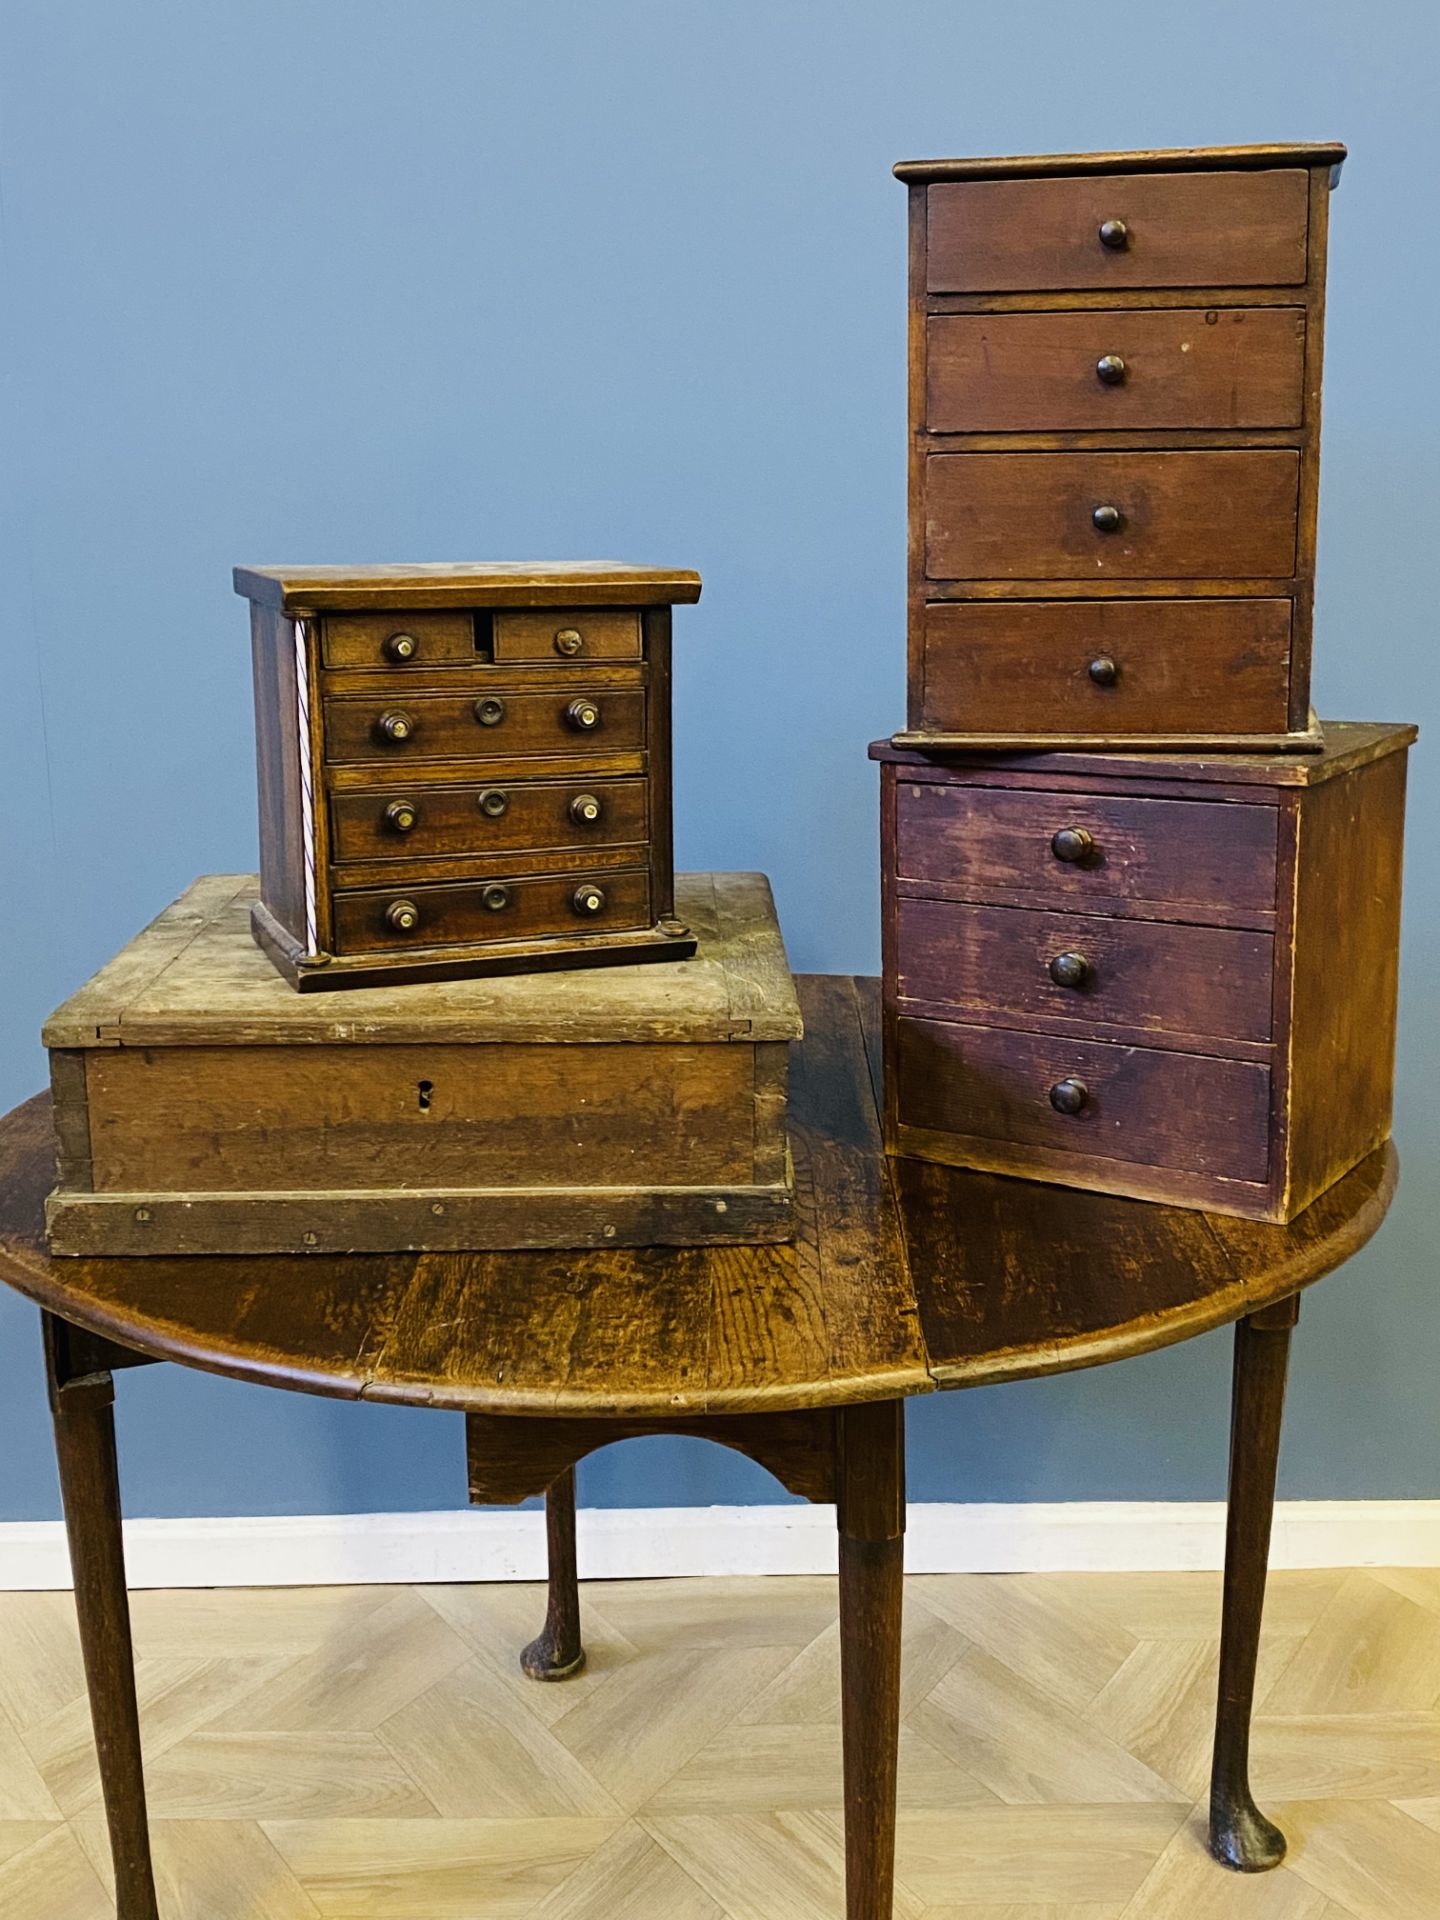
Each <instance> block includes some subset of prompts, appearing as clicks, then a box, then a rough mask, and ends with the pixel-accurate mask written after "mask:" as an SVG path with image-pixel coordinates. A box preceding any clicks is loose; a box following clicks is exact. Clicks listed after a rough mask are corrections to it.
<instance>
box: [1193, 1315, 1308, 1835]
mask: <svg viewBox="0 0 1440 1920" xmlns="http://www.w3.org/2000/svg"><path fill="white" fill-rule="evenodd" d="M1299 1313H1300V1296H1299V1295H1298V1294H1292V1295H1291V1297H1290V1298H1289V1299H1288V1300H1282V1301H1280V1302H1278V1303H1277V1304H1276V1305H1275V1306H1273V1307H1267V1308H1264V1309H1263V1310H1262V1311H1260V1312H1258V1313H1252V1314H1251V1315H1250V1316H1249V1317H1248V1319H1245V1320H1242V1321H1240V1323H1239V1324H1238V1326H1237V1327H1236V1329H1235V1388H1234V1401H1233V1406H1232V1411H1231V1427H1230V1508H1229V1518H1228V1525H1227V1531H1226V1540H1225V1609H1224V1624H1223V1627H1222V1631H1221V1638H1220V1699H1219V1706H1218V1709H1217V1713H1216V1722H1215V1765H1214V1770H1213V1772H1212V1774H1211V1780H1210V1850H1211V1852H1212V1853H1213V1854H1214V1855H1215V1857H1216V1859H1217V1860H1220V1861H1222V1862H1223V1863H1224V1864H1225V1865H1226V1866H1227V1867H1235V1868H1237V1869H1238V1870H1239V1871H1240V1872H1242V1873H1263V1872H1265V1871H1266V1870H1267V1869H1268V1868H1270V1867H1278V1866H1279V1864H1280V1862H1281V1861H1282V1860H1283V1859H1284V1858H1285V1836H1284V1834H1283V1833H1281V1831H1280V1829H1279V1828H1278V1827H1277V1826H1275V1825H1274V1823H1273V1822H1272V1821H1270V1820H1267V1819H1266V1818H1265V1816H1264V1814H1263V1813H1261V1811H1260V1809H1259V1808H1258V1807H1257V1806H1256V1804H1255V1801H1254V1798H1253V1796H1252V1794H1251V1792H1250V1718H1251V1713H1252V1711H1253V1709H1254V1704H1255V1665H1256V1661H1257V1659H1258V1657H1259V1652H1260V1620H1261V1615H1262V1613H1263V1611H1264V1606H1265V1579H1266V1574H1267V1572H1268V1570H1269V1564H1270V1526H1271V1521H1272V1519H1273V1517H1274V1511H1275V1471H1276V1463H1277V1461H1278V1458H1279V1453H1280V1424H1281V1416H1282V1413H1283V1411H1284V1405H1285V1375H1286V1369H1287V1366H1288V1364H1289V1358H1290V1336H1291V1334H1292V1332H1293V1331H1294V1327H1295V1323H1296V1320H1297V1319H1298V1318H1299Z"/></svg>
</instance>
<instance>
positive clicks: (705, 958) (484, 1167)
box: [44, 873, 800, 1254]
mask: <svg viewBox="0 0 1440 1920" xmlns="http://www.w3.org/2000/svg"><path fill="white" fill-rule="evenodd" d="M254 892H255V881H254V877H253V876H252V875H246V874H230V875H220V876H215V877H211V878H209V879H205V880H199V881H197V882H196V883H195V885H194V886H192V887H191V888H190V889H189V890H188V892H186V893H185V894H184V895H183V896H182V898H181V899H179V900H177V901H176V902H175V903H174V905H173V906H171V907H169V908H167V910H166V911H165V912H164V913H162V914H161V915H160V917H159V918H158V919H157V920H155V921H154V922H153V923H152V924H151V925H150V926H149V927H147V928H146V929H145V931H144V932H143V933H141V934H140V935H139V936H138V938H137V939H135V940H133V941H132V942H131V943H130V945H129V946H128V947H127V948H126V949H125V950H124V952H123V953H121V954H120V955H118V956H117V958H116V959H114V960H113V961H111V963H110V964H109V966H107V967H105V968H102V970H101V971H100V972H99V973H98V974H97V975H96V976H95V978H94V979H93V980H91V981H90V982H89V984H88V985H86V986H84V987H82V988H81V989H80V991H79V992H78V993H77V994H75V995H74V996H72V998H71V999H70V1000H68V1001H67V1002H66V1004H65V1005H64V1006H63V1007H61V1008H59V1010H58V1011H57V1012H56V1013H54V1014H52V1016H51V1017H50V1019H49V1020H48V1021H47V1023H46V1026H45V1036H44V1037H45V1043H46V1045H47V1046H48V1047H49V1048H50V1066H51V1084H52V1088H53V1094H54V1112H55V1125H56V1134H57V1138H58V1140H59V1147H60V1152H59V1184H58V1186H57V1189H56V1191H55V1193H54V1194H53V1195H52V1196H51V1199H50V1203H49V1207H48V1210H47V1218H48V1224H49V1229H50V1240H51V1248H52V1251H54V1252H56V1253H67V1254H92V1253H103V1254H131V1253H149V1254H172V1253H309V1252H315V1253H325V1252H331V1253H344V1252H380V1253H391V1252H404V1251H415V1250H420V1251H423V1250H426V1249H434V1250H444V1249H448V1248H461V1249H466V1248H476V1249H480V1248H496V1247H582V1246H594V1247H605V1246H649V1245H656V1246H661V1245H668V1246H675V1245H681V1246H683V1245H690V1244H701V1243H715V1242H726V1241H766V1240H783V1239H787V1238H788V1237H789V1235H790V1231H791V1226H792V1212H793V1198H794V1179H793V1174H792V1172H791V1168H790V1155H789V1148H788V1139H787V1128H786V1105H787V1103H786V1090H787V1062H788V1052H789V1043H790V1041H791V1040H792V1039H796V1038H798V1036H799V1033H800V1013H799V1007H798V1004H797V1002H796V998H795V990H794V986H793V984H792V982H791V979H790V971H789V968H788V966H787V965H786V960H785V948H784V944H783V942H782V940H781V937H780V929H779V926H778V924H777V922H776V919H775V908H774V903H773V901H772V900H771V897H770V889H769V886H768V884H767V882H766V880H765V878H764V876H763V874H755V873H723V874H682V875H681V876H680V880H679V884H678V887H677V905H678V907H679V911H680V913H681V914H682V915H683V917H684V919H685V921H686V923H687V925H689V926H690V928H691V929H692V935H693V937H694V939H695V941H696V943H697V951H696V953H695V955H694V957H693V958H691V959H689V960H686V961H684V962H682V963H681V964H679V965H677V966H666V967H603V968H583V969H579V970H577V971H574V972H567V973H549V974H546V975H544V976H543V977H532V976H530V975H524V974H519V975H511V976H508V977H505V978H490V979H479V980H442V981H436V982H434V983H433V984H431V985H429V986H427V987H426V989H425V991H424V992H423V993H418V992H416V991H415V990H414V989H413V988H411V987H403V986H402V987H393V986H388V985H381V986H374V987H371V988H370V989H369V990H368V991H367V992H365V993H361V994H349V995H346V996H345V997H344V998H343V1000H340V1001H337V1000H336V999H334V998H333V997H332V996H330V995H327V994H314V995H297V994H295V993H292V992H291V990H290V988H289V987H288V986H287V985H286V983H285V982H284V980H282V979H281V978H280V976H279V974H278V973H277V972H276V971H275V969H274V967H273V966H271V964H270V962H269V961H268V960H267V959H266V958H265V956H264V954H262V953H260V952H259V951H258V950H257V948H256V946H255V943H254V941H253V939H252V938H251V933H250V919H249V915H250V905H251V902H252V900H253V899H254Z"/></svg>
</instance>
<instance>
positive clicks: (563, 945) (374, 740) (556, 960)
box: [235, 562, 700, 991]
mask: <svg viewBox="0 0 1440 1920" xmlns="http://www.w3.org/2000/svg"><path fill="white" fill-rule="evenodd" d="M235 590H236V592H237V593H240V594H242V595H243V596H245V598H247V599H248V600H249V601H250V606H251V632H252V638H253V649H254V661H255V706H256V722H257V747H258V760H259V784H260V849H261V852H260V859H261V874H260V888H261V896H260V901H259V903H258V904H257V905H256V907H255V912H254V931H255V937H256V938H257V939H258V940H259V942H260V944H261V945H262V946H263V947H264V948H265V950H266V952H267V953H269V955H270V956H271V958H272V959H273V960H274V961H275V963H276V965H277V966H278V967H279V968H280V970H281V972H282V973H284V975H285V976H286V978H287V979H288V980H289V981H290V982H291V984H292V985H293V986H296V987H298V988H300V989H301V990H302V991H305V990H309V989H316V988H329V987H346V986H353V985H356V984H365V983H368V982H372V981H378V980H386V981H391V982H397V981H402V980H420V979H447V978H455V977H460V976H465V975H475V974H495V973H505V972H514V971H517V970H524V971H526V972H535V971H539V970H542V969H546V968H552V967H577V966H587V965H588V966H595V965H612V964H615V963H617V962H620V961H636V960H679V959H684V958H685V957H686V956H687V955H689V954H691V953H693V952H694V950H695V941H694V936H693V933H692V932H691V930H690V929H688V928H687V927H686V926H685V924H684V923H683V921H682V920H681V919H678V918H677V917H676V915H675V911H674V901H673V887H674V880H673V856H672V851H671V829H670V610H671V607H672V606H673V605H675V604H677V603H681V602H689V601H694V600H697V599H698V598H699V595H700V579H699V576H698V574H694V573H684V572H659V571H655V570H652V569H647V568H642V567H630V566H621V565H618V564H613V563H610V562H598V563H595V564H580V563H575V564H570V563H566V564H554V565H519V564H515V565H484V566H415V567H398V566H397V567H238V568H237V569H236V571H235Z"/></svg>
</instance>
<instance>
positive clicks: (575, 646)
mask: <svg viewBox="0 0 1440 1920" xmlns="http://www.w3.org/2000/svg"><path fill="white" fill-rule="evenodd" d="M555 651H556V652H557V653H563V654H564V656H565V658H566V659H567V660H573V659H574V658H575V656H576V654H577V653H583V652H584V651H585V638H584V635H583V634H582V633H581V632H580V629H579V628H578V627H561V629H560V631H559V632H558V633H557V634H556V636H555Z"/></svg>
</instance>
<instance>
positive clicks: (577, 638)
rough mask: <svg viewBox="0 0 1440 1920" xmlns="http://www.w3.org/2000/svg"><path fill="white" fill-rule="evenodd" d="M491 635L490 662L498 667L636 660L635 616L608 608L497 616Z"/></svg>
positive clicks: (543, 610)
mask: <svg viewBox="0 0 1440 1920" xmlns="http://www.w3.org/2000/svg"><path fill="white" fill-rule="evenodd" d="M494 633H495V658H496V660H497V661H498V662H499V663H500V664H501V665H504V664H506V663H507V662H511V661H514V662H520V661H526V662H532V663H535V664H537V665H538V664H539V663H541V662H543V661H549V660H555V661H566V660H581V661H583V660H638V659H639V658H640V615H639V614H638V613H635V612H627V611H624V610H619V609H615V608H610V607H598V608H597V607H579V608H576V609H574V610H573V611H570V612H567V611H566V610H565V609H564V608H556V607H544V608H540V609H538V610H527V611H525V612H522V613H497V614H496V615H495V629H494Z"/></svg>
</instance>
